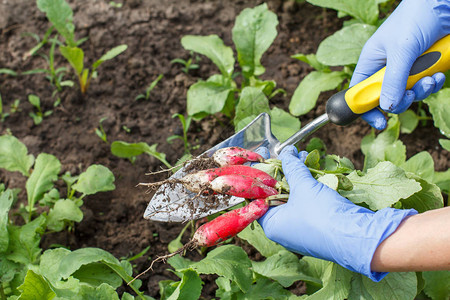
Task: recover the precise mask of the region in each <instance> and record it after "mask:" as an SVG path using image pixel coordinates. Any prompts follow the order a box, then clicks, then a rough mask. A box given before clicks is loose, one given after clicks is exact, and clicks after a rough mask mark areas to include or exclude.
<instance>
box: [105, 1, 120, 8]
mask: <svg viewBox="0 0 450 300" xmlns="http://www.w3.org/2000/svg"><path fill="white" fill-rule="evenodd" d="M108 4H109V6H111V7H114V8H122V6H123V4H122V3H120V2H115V1H109V3H108Z"/></svg>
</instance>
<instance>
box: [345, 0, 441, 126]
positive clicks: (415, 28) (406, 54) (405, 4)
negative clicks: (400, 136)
mask: <svg viewBox="0 0 450 300" xmlns="http://www.w3.org/2000/svg"><path fill="white" fill-rule="evenodd" d="M449 33H450V3H449V1H448V0H420V1H418V0H403V1H401V3H400V4H399V6H398V7H397V8H396V9H395V10H394V12H393V13H392V14H391V15H390V16H389V17H388V18H387V20H386V21H385V22H384V23H383V24H382V25H381V26H380V28H378V30H377V31H376V32H375V33H374V35H373V36H372V37H370V39H369V40H368V41H367V43H366V44H365V45H364V48H363V50H362V52H361V55H360V57H359V60H358V64H357V65H356V69H355V72H354V74H353V77H352V80H351V81H350V86H353V85H355V84H357V83H359V82H360V81H362V80H364V79H366V78H367V77H369V76H370V75H372V74H374V73H375V72H376V71H378V70H379V69H381V68H382V67H384V66H386V73H385V76H384V81H383V85H382V88H381V96H380V107H381V109H383V110H385V111H387V112H392V113H396V114H398V113H401V112H404V111H405V110H406V109H407V108H408V107H409V106H410V105H411V103H412V102H413V101H414V100H423V99H425V98H426V97H428V96H429V95H430V94H431V93H435V92H437V91H438V90H439V89H441V88H442V86H443V84H444V81H445V76H444V74H443V73H436V74H434V75H433V76H431V77H425V78H423V79H421V80H419V81H418V82H417V83H416V84H415V85H414V87H413V88H412V90H408V91H406V92H405V88H406V81H407V79H408V74H409V71H410V69H411V66H412V65H413V63H414V61H415V60H416V59H417V57H419V56H420V55H421V54H422V53H423V52H425V51H426V50H427V49H428V48H429V47H431V46H432V45H433V44H434V43H435V42H436V41H438V40H439V39H441V38H443V37H444V36H446V35H447V34H449ZM362 118H363V119H364V120H366V121H367V122H368V123H369V124H370V125H371V126H373V127H375V128H377V129H384V128H385V127H386V120H385V118H384V116H383V114H382V113H381V112H380V111H379V110H378V109H374V110H372V111H370V112H368V113H366V114H364V115H363V116H362Z"/></svg>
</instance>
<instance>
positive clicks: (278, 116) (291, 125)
mask: <svg viewBox="0 0 450 300" xmlns="http://www.w3.org/2000/svg"><path fill="white" fill-rule="evenodd" d="M270 118H271V119H270V124H271V128H272V133H273V135H274V136H275V137H276V138H277V139H278V140H279V141H280V142H281V143H282V142H284V141H285V140H287V139H288V138H290V137H291V136H292V135H293V134H294V133H296V132H297V131H299V130H300V126H301V124H300V120H299V119H298V118H296V117H293V116H292V115H290V114H289V113H288V112H285V111H284V110H282V109H281V108H278V107H276V106H275V107H274V108H273V109H272V110H271V111H270Z"/></svg>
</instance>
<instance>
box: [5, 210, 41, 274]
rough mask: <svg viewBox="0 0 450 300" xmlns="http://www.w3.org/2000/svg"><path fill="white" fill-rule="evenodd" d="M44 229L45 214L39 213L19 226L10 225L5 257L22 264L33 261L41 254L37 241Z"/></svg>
mask: <svg viewBox="0 0 450 300" xmlns="http://www.w3.org/2000/svg"><path fill="white" fill-rule="evenodd" d="M44 230H45V216H44V215H40V216H39V217H37V218H36V219H34V220H33V221H31V222H29V223H27V224H25V225H22V226H20V227H18V226H13V225H10V226H8V231H9V247H8V252H7V253H8V254H7V256H6V257H7V258H8V259H9V260H12V261H14V262H17V263H21V264H24V265H27V264H32V263H34V262H35V261H36V260H37V259H38V257H39V255H40V254H41V248H39V243H40V241H41V235H42V233H43V232H44Z"/></svg>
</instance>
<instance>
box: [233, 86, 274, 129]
mask: <svg viewBox="0 0 450 300" xmlns="http://www.w3.org/2000/svg"><path fill="white" fill-rule="evenodd" d="M262 112H267V113H270V107H269V100H267V97H266V96H265V95H264V93H263V92H262V91H261V90H260V89H258V88H255V87H245V88H244V89H243V90H242V92H241V96H240V98H239V102H238V104H237V106H236V115H235V117H234V129H235V131H239V130H241V129H242V128H244V127H245V126H246V125H247V124H248V123H249V122H250V121H252V120H253V119H254V118H255V117H256V116H258V115H259V114H260V113H262Z"/></svg>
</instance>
